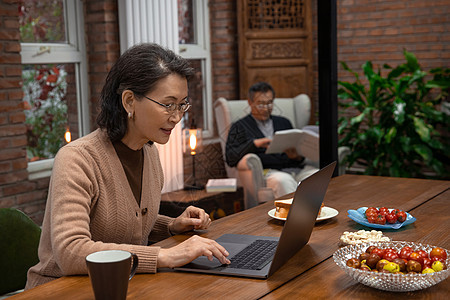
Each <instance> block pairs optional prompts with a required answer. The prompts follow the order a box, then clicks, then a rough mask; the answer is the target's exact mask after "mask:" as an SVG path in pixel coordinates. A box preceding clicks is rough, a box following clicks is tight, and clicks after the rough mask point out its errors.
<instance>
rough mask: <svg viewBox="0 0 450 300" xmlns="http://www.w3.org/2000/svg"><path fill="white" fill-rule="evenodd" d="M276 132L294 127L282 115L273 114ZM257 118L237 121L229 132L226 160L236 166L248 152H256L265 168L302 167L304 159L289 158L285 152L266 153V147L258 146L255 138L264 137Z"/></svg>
mask: <svg viewBox="0 0 450 300" xmlns="http://www.w3.org/2000/svg"><path fill="white" fill-rule="evenodd" d="M270 118H271V119H272V121H273V128H274V132H276V131H279V130H285V129H292V124H291V122H290V121H289V120H288V119H286V118H284V117H280V116H271V117H270ZM263 137H264V135H263V133H262V132H261V130H259V128H258V125H257V124H256V121H255V119H254V118H253V117H252V116H251V115H247V116H246V117H244V118H242V119H240V120H238V121H236V122H235V123H234V124H233V125H232V126H231V128H230V131H229V133H228V139H227V144H226V148H225V156H226V162H227V164H228V165H229V166H230V167H235V166H236V165H237V164H238V162H239V161H240V160H241V159H242V157H244V155H246V154H247V153H255V154H256V155H258V156H259V158H260V159H261V163H262V165H263V168H264V169H278V170H279V169H283V168H301V167H302V161H296V160H292V159H289V157H288V156H287V155H286V154H285V153H277V154H265V153H264V152H265V151H266V148H257V147H256V146H255V144H254V143H253V140H255V139H260V138H263Z"/></svg>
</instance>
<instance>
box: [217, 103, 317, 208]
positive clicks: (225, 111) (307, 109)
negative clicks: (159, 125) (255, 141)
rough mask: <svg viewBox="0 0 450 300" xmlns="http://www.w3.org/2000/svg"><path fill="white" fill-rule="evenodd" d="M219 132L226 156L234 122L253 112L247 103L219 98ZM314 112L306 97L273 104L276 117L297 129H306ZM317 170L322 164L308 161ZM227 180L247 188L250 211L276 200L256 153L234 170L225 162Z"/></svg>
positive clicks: (246, 202) (246, 196) (247, 204)
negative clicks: (283, 119)
mask: <svg viewBox="0 0 450 300" xmlns="http://www.w3.org/2000/svg"><path fill="white" fill-rule="evenodd" d="M214 111H215V114H216V122H217V129H218V132H219V136H220V143H221V146H222V153H223V154H224V155H225V144H226V141H227V137H228V131H229V129H230V127H231V125H232V124H233V122H235V121H237V120H239V119H240V118H242V117H244V116H246V115H248V114H249V113H250V107H249V106H248V102H247V100H233V101H228V100H227V99H225V98H219V99H217V101H215V103H214ZM310 113H311V101H310V99H309V97H308V96H307V95H305V94H301V95H298V96H296V97H294V98H276V99H275V101H274V109H273V112H272V114H273V115H281V116H283V117H285V118H287V119H289V121H291V123H292V126H293V127H294V128H303V127H305V126H306V125H308V123H309V117H310ZM306 163H307V164H309V165H312V166H314V167H315V168H316V169H315V170H318V168H319V162H312V161H306ZM225 168H226V171H227V175H228V177H234V178H237V180H238V184H239V185H241V186H242V187H243V188H244V198H245V199H244V201H245V208H246V209H247V208H250V207H253V206H256V205H258V204H259V203H262V202H266V201H269V200H273V199H274V198H275V197H274V195H273V192H272V189H271V188H268V187H267V186H266V182H265V180H264V176H263V167H262V164H261V161H260V159H259V157H258V156H257V155H256V154H251V153H250V154H247V155H245V156H244V157H243V158H242V159H241V160H240V161H239V163H238V165H237V166H236V167H235V168H231V167H229V166H228V165H227V164H226V163H225ZM315 170H314V168H313V169H312V170H311V169H309V170H308V172H307V173H306V172H305V177H307V176H309V175H310V174H311V173H313V172H314V171H315Z"/></svg>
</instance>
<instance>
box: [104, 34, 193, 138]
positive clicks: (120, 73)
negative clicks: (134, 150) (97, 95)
mask: <svg viewBox="0 0 450 300" xmlns="http://www.w3.org/2000/svg"><path fill="white" fill-rule="evenodd" d="M170 74H178V75H180V76H182V77H185V78H186V79H187V80H188V79H189V78H190V77H191V76H192V75H193V74H194V69H193V68H192V67H191V66H190V65H189V62H188V61H187V60H186V59H184V58H182V57H181V56H179V55H177V54H175V53H174V52H173V51H171V50H169V49H166V48H163V47H162V46H160V45H157V44H154V43H144V44H139V45H135V46H133V47H131V48H129V49H128V50H127V51H125V52H124V53H123V54H122V55H121V56H120V57H119V59H118V60H117V61H116V63H115V64H114V65H113V67H112V68H111V70H110V71H109V73H108V76H107V77H106V81H105V84H104V86H103V89H102V93H101V99H100V100H101V104H100V113H99V115H98V117H97V124H98V126H99V127H100V128H102V129H106V131H107V133H108V136H109V138H110V139H111V141H113V142H115V141H118V140H121V139H122V138H123V137H124V135H125V133H126V132H127V112H126V110H125V109H124V108H123V105H122V92H123V91H124V90H131V91H133V92H134V93H135V94H136V95H137V96H138V97H139V96H140V95H145V94H147V93H148V92H151V91H152V90H153V89H154V88H155V86H156V84H157V83H158V81H159V80H161V79H163V78H165V77H167V76H169V75H170Z"/></svg>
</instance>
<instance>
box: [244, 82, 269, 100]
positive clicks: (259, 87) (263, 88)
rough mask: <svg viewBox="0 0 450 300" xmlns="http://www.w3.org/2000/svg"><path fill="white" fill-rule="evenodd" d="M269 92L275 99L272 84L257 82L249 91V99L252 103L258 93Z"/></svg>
mask: <svg viewBox="0 0 450 300" xmlns="http://www.w3.org/2000/svg"><path fill="white" fill-rule="evenodd" d="M268 91H271V92H272V94H273V97H274V98H275V91H274V90H273V87H272V86H271V85H270V84H268V83H267V82H264V81H260V82H257V83H255V84H253V85H252V86H251V87H250V88H249V89H248V99H250V101H253V97H254V96H255V93H257V92H260V93H267V92H268Z"/></svg>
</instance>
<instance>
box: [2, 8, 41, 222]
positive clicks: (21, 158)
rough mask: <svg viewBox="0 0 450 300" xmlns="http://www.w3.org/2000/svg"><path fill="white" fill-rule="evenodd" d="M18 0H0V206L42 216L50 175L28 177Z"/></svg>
mask: <svg viewBox="0 0 450 300" xmlns="http://www.w3.org/2000/svg"><path fill="white" fill-rule="evenodd" d="M17 6H18V4H17V1H14V0H9V1H6V0H3V1H0V28H1V29H0V199H1V200H0V207H12V206H14V207H18V208H20V209H21V210H23V211H24V212H25V213H27V214H28V215H30V216H32V217H33V218H34V219H35V220H36V221H37V222H39V221H40V219H41V218H42V211H43V203H42V201H39V200H41V199H45V197H46V193H47V188H46V186H47V185H48V179H44V180H37V181H29V180H28V172H27V165H28V164H27V157H26V151H25V146H26V143H27V139H26V127H25V123H24V121H25V114H24V112H23V108H24V106H23V101H22V96H23V93H22V88H21V81H22V67H21V57H20V50H21V47H20V42H19V20H18V9H17Z"/></svg>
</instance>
